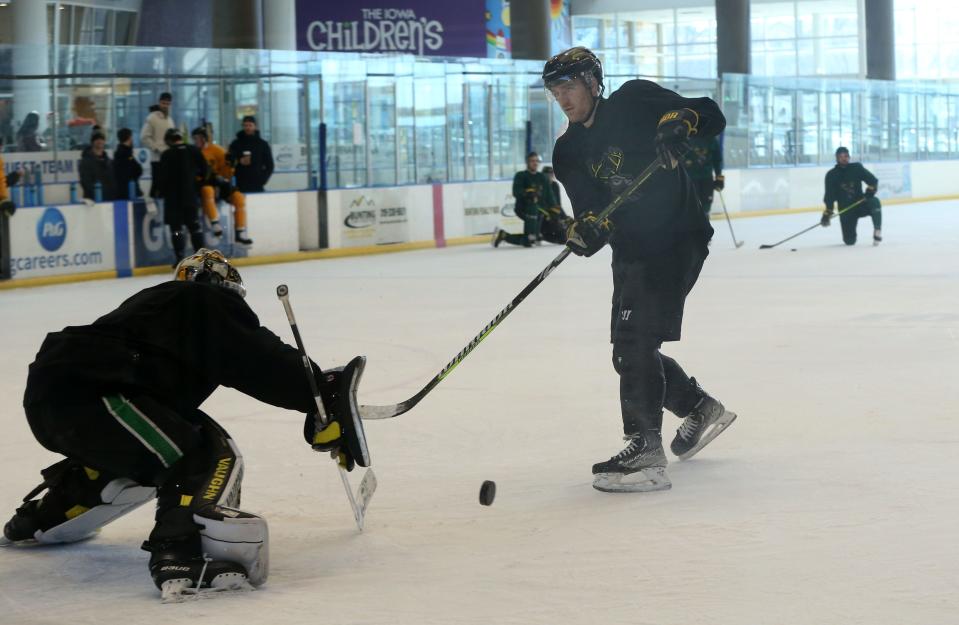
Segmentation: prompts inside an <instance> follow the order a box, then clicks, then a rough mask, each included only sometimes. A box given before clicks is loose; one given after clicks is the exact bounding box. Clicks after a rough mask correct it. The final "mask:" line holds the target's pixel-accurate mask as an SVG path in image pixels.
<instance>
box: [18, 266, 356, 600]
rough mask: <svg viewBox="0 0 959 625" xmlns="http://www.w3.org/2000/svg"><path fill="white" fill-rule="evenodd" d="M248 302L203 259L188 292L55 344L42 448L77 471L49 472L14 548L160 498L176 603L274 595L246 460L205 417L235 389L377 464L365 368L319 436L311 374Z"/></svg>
mask: <svg viewBox="0 0 959 625" xmlns="http://www.w3.org/2000/svg"><path fill="white" fill-rule="evenodd" d="M244 294H245V291H244V287H243V284H242V280H241V278H240V275H239V273H238V272H237V271H236V269H235V268H234V267H232V266H231V265H230V263H229V262H228V261H227V260H226V259H225V258H224V257H223V256H222V255H221V254H220V252H218V251H211V250H206V249H202V250H200V251H199V252H198V253H196V254H194V255H193V256H190V257H188V258H186V259H184V260H183V261H182V262H181V263H180V264H179V266H178V267H177V269H176V272H175V278H174V280H172V281H169V282H165V283H162V284H160V285H157V286H154V287H150V288H147V289H144V290H142V291H140V292H139V293H136V294H135V295H133V296H132V297H130V298H129V299H128V300H126V301H125V302H123V303H122V304H121V305H120V306H119V307H118V308H117V309H116V310H114V311H112V312H110V313H108V314H106V315H104V316H103V317H101V318H99V319H97V320H96V321H95V322H93V323H92V324H91V325H86V326H71V327H67V328H65V329H64V330H63V331H61V332H54V333H51V334H49V335H47V338H46V340H45V341H44V342H43V345H42V346H41V348H40V351H39V353H38V354H37V358H36V360H35V361H34V362H33V364H31V365H30V371H29V375H28V378H27V388H26V392H25V394H24V400H23V403H24V408H25V412H26V416H27V421H28V422H29V424H30V428H31V429H32V431H33V434H34V436H35V437H36V438H37V440H38V441H39V442H40V444H41V445H43V446H44V447H45V448H47V449H49V450H50V451H53V452H56V453H58V454H62V455H64V456H66V458H65V459H64V460H61V461H60V462H57V463H56V464H54V465H52V466H50V467H47V468H46V469H44V470H43V471H41V473H42V475H43V483H42V484H41V485H40V486H38V487H37V488H35V489H34V490H32V491H31V492H30V493H29V494H28V495H27V496H26V497H25V498H24V503H23V504H22V505H21V506H20V507H19V508H18V509H17V511H16V514H15V515H14V516H13V518H12V519H10V521H9V522H8V523H7V524H6V526H5V527H4V538H5V540H6V541H8V542H15V543H20V542H39V543H69V542H74V541H77V540H83V539H85V538H88V537H90V536H91V535H93V534H94V533H96V532H97V531H98V530H99V529H100V528H101V527H103V526H104V525H106V524H107V523H109V522H111V521H113V520H114V519H116V518H118V517H120V516H122V515H123V514H126V513H127V512H129V511H131V510H133V509H135V508H137V507H138V506H140V505H141V504H143V503H146V502H147V501H150V500H152V499H153V498H154V497H156V499H157V508H156V524H155V526H154V528H153V531H152V532H151V533H150V535H149V538H148V540H147V541H146V542H145V543H144V544H143V548H144V549H145V550H146V551H149V552H150V558H149V571H150V574H151V576H152V578H153V581H154V582H155V584H156V585H157V587H158V588H160V590H161V591H162V594H163V598H164V599H165V600H177V599H179V598H182V597H183V596H185V594H186V593H203V592H212V591H214V590H234V589H249V588H250V587H251V585H252V586H258V585H260V584H262V583H264V582H265V581H266V578H267V573H268V561H269V559H268V550H269V536H268V532H267V524H266V521H265V520H264V519H263V518H261V517H260V516H258V515H256V514H253V513H251V512H247V511H244V510H241V509H240V483H241V480H242V478H243V458H242V456H241V455H240V453H239V451H238V449H237V445H236V444H235V443H234V441H233V439H232V438H231V437H230V435H229V434H228V433H227V432H226V431H225V430H224V429H223V428H222V427H221V426H220V425H219V424H218V423H217V422H216V421H214V420H213V419H212V418H211V417H210V416H209V415H207V414H205V413H204V412H202V411H201V410H199V408H198V406H199V405H200V404H202V403H203V401H204V400H205V399H206V398H207V397H208V396H209V395H210V394H211V393H212V392H213V391H214V390H215V389H216V388H217V387H218V386H221V385H223V386H229V387H232V388H235V389H236V390H238V391H240V392H243V393H246V394H247V395H250V396H251V397H254V398H256V399H259V400H260V401H263V402H266V403H268V404H271V405H274V406H278V407H281V408H285V409H288V410H295V411H298V412H301V413H306V414H307V417H306V421H305V426H304V435H305V437H306V439H307V442H309V443H310V444H311V445H313V447H314V449H323V450H329V451H333V452H336V453H337V454H338V456H337V457H338V459H339V462H340V464H341V466H344V467H345V468H347V469H352V468H353V464H354V459H357V461H358V462H359V463H361V464H362V463H363V460H362V458H368V456H367V455H366V451H365V443H364V441H365V438H364V437H363V436H362V425H359V417H358V415H357V414H356V413H355V411H354V410H353V409H352V406H355V392H356V383H357V381H358V380H359V376H360V375H361V373H362V370H363V367H364V364H365V359H364V358H362V357H357V358H354V359H353V360H352V361H351V362H350V363H349V364H348V365H346V366H345V367H343V368H341V369H337V370H334V371H328V372H324V373H323V374H322V376H320V377H318V380H317V383H318V384H319V391H320V396H321V398H322V400H323V405H324V408H325V409H326V412H327V415H328V416H329V417H330V418H331V420H330V421H329V425H328V426H326V427H324V428H323V429H319V427H318V426H317V425H316V421H315V419H314V415H312V414H310V413H311V412H315V411H316V410H317V407H316V403H315V400H314V396H313V394H312V392H311V388H310V384H309V379H308V378H307V377H306V375H305V371H304V361H303V360H302V359H301V357H300V354H299V352H298V351H297V350H296V349H295V348H293V347H291V346H289V345H286V344H285V343H283V342H282V341H281V340H280V339H279V338H278V337H277V336H276V335H275V334H273V333H272V332H270V331H269V330H268V329H266V328H264V327H263V326H261V325H260V322H259V320H258V319H257V316H256V314H255V313H254V312H253V311H252V310H251V309H250V307H249V306H248V305H247V304H246V302H245V301H244V299H243V297H244ZM313 368H314V371H315V372H317V373H318V372H319V370H318V368H317V367H316V365H315V364H313ZM44 490H45V491H46V493H45V494H44V495H43V496H42V498H40V497H38V496H39V495H40V493H41V492H43V491H44Z"/></svg>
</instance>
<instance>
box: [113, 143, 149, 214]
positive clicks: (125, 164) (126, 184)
mask: <svg viewBox="0 0 959 625" xmlns="http://www.w3.org/2000/svg"><path fill="white" fill-rule="evenodd" d="M142 175H143V168H142V167H140V163H138V162H137V159H136V157H134V156H133V131H132V130H130V129H129V128H121V129H120V130H119V131H117V149H116V150H114V151H113V178H114V179H115V180H116V183H117V199H118V200H130V199H136V198H139V197H143V191H141V190H140V176H142ZM131 182H132V183H133V193H134V197H133V198H131V197H130V183H131Z"/></svg>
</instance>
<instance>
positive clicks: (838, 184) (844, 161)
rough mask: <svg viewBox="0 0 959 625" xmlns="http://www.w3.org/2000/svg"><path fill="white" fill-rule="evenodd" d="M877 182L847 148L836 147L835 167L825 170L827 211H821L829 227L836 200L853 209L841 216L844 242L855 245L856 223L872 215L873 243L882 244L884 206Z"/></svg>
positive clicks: (843, 206) (825, 224)
mask: <svg viewBox="0 0 959 625" xmlns="http://www.w3.org/2000/svg"><path fill="white" fill-rule="evenodd" d="M863 183H865V184H866V192H865V193H863V190H862V185H863ZM878 185H879V179H878V178H876V177H875V176H874V175H872V172H871V171H869V170H868V169H866V168H865V167H863V165H862V163H850V162H849V149H848V148H844V147H841V146H840V147H839V148H836V166H835V167H833V168H832V169H830V170H829V171H828V172H826V195H825V196H824V197H823V201H824V202H825V203H826V210H824V211H823V213H822V220H821V221H820V223H821V224H822V225H823V226H826V227H828V226H829V222H830V220H832V216H833V207H834V205H835V204H836V202H839V209H840V210H842V209H844V208H846V207H849V206H851V207H852V208H850V209H849V210H847V211H845V212H844V213H842V214H841V215H839V224H840V225H841V226H842V241H843V243H845V244H846V245H855V244H856V224H857V223H859V220H860V219H861V218H863V217H870V218H872V227H873V231H872V244H873V245H879V243H880V242H881V241H882V205H881V204H880V203H879V198H877V197H876V187H877V186H878Z"/></svg>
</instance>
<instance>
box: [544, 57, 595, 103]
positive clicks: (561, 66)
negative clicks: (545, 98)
mask: <svg viewBox="0 0 959 625" xmlns="http://www.w3.org/2000/svg"><path fill="white" fill-rule="evenodd" d="M574 78H582V79H583V80H584V81H585V82H586V84H587V86H589V85H591V84H592V81H594V80H595V81H596V84H598V85H599V89H600V93H602V91H603V64H602V63H600V61H599V58H598V57H597V56H596V55H595V54H593V52H592V51H591V50H590V49H589V48H584V47H583V46H576V47H575V48H570V49H569V50H564V51H563V52H560V53H559V54H557V55H556V56H554V57H552V58H551V59H550V60H548V61H546V65H544V66H543V86H544V87H545V88H546V90H547V91H549V89H551V88H552V87H554V86H556V85H558V84H560V83H563V82H566V81H569V80H573V79H574Z"/></svg>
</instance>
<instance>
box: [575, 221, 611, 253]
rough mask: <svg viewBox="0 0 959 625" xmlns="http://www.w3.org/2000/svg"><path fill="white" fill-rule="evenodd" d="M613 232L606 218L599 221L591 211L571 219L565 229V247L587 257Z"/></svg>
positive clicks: (601, 245)
mask: <svg viewBox="0 0 959 625" xmlns="http://www.w3.org/2000/svg"><path fill="white" fill-rule="evenodd" d="M612 232H613V222H611V221H610V220H609V219H608V218H606V219H603V221H599V220H598V219H597V218H596V215H594V214H593V213H592V212H588V213H585V214H583V215H582V216H580V217H578V218H576V219H574V220H573V222H572V223H571V224H570V226H569V228H568V229H567V230H566V247H568V248H569V249H570V251H571V252H573V254H576V255H577V256H585V257H587V258H589V257H590V256H592V255H593V254H595V253H596V252H598V251H599V250H601V249H602V248H603V246H604V245H606V242H607V241H609V236H610V235H611V234H612Z"/></svg>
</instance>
